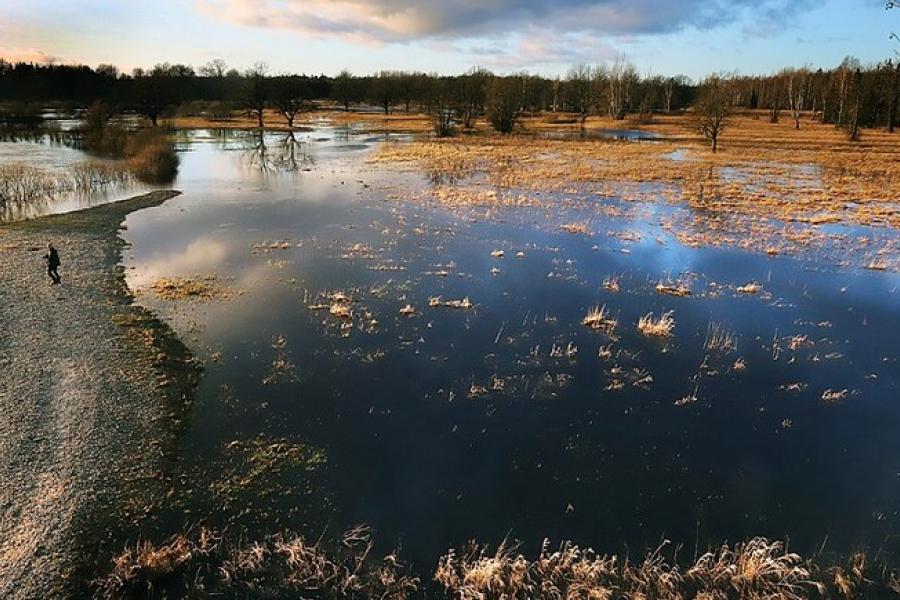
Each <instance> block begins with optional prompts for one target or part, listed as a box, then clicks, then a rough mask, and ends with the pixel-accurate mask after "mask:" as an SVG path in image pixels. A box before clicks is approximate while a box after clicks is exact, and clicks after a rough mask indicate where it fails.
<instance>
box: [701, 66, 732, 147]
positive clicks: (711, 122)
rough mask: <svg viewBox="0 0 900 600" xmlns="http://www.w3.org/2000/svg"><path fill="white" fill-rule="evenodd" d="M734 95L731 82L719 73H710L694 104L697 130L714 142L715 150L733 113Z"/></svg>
mask: <svg viewBox="0 0 900 600" xmlns="http://www.w3.org/2000/svg"><path fill="white" fill-rule="evenodd" d="M731 102H732V95H731V89H730V86H729V82H728V81H727V80H726V79H724V78H722V77H721V76H719V75H710V76H709V77H707V78H706V80H705V81H704V82H703V83H702V84H701V85H700V94H699V97H698V98H697V103H696V104H695V105H694V118H695V120H696V127H697V130H698V131H699V132H700V134H701V135H703V137H705V138H706V139H708V140H709V141H710V143H711V144H712V151H713V152H715V151H716V150H717V149H718V146H719V136H720V135H721V134H722V131H723V130H724V129H725V125H726V122H727V121H728V117H729V115H730V114H731Z"/></svg>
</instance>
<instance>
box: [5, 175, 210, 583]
mask: <svg viewBox="0 0 900 600" xmlns="http://www.w3.org/2000/svg"><path fill="white" fill-rule="evenodd" d="M179 193H180V192H177V191H155V192H151V193H149V194H145V195H142V196H137V197H134V198H131V199H128V200H124V201H121V202H116V203H112V204H107V205H104V206H99V207H95V208H91V209H87V210H84V211H79V212H76V213H70V214H65V215H55V216H49V217H43V218H40V219H35V220H31V221H26V222H20V223H12V224H5V225H0V373H2V374H3V375H2V377H0V481H3V485H2V486H0V596H2V597H3V598H52V597H70V596H75V595H81V594H83V593H84V592H85V591H86V590H85V587H84V586H85V585H86V584H85V579H86V578H90V577H91V576H93V573H92V571H93V566H94V563H95V562H96V560H97V559H96V557H97V556H109V555H110V554H109V551H110V549H112V548H121V547H122V544H123V543H124V540H125V539H126V538H128V537H132V538H133V536H134V535H135V533H136V532H137V531H138V528H139V526H140V525H141V524H142V523H143V522H145V521H146V520H147V519H148V517H150V516H151V515H152V514H153V511H154V507H155V506H158V505H159V503H160V501H161V500H162V498H163V494H164V489H165V484H164V480H165V476H164V475H163V473H164V472H165V469H164V464H165V461H166V457H167V456H168V453H169V449H170V448H171V447H172V444H173V443H175V441H176V436H177V430H178V426H179V424H180V423H182V422H183V419H184V418H185V416H186V411H187V410H189V406H190V393H191V391H192V390H193V387H194V385H195V384H196V380H197V378H198V376H199V367H198V366H197V364H196V362H195V361H194V360H193V358H191V356H190V355H189V353H188V351H187V349H186V348H185V347H184V346H183V345H182V344H181V343H180V342H179V341H178V340H177V339H176V338H175V337H174V335H173V333H172V332H171V330H170V329H169V328H168V327H167V326H166V325H164V324H163V323H161V322H160V321H158V320H157V319H156V318H155V317H154V316H153V315H152V314H151V313H149V312H148V311H146V310H145V309H143V308H141V307H138V306H135V305H133V304H132V300H133V299H132V296H131V294H130V293H129V291H128V289H127V287H126V284H125V279H124V271H123V268H122V267H121V266H120V264H119V263H120V261H121V253H122V250H123V248H124V246H125V242H124V241H123V240H122V239H121V238H120V237H119V235H118V231H119V229H120V226H121V224H122V222H123V220H124V219H125V217H126V215H127V214H128V213H130V212H132V211H135V210H140V209H143V208H148V207H152V206H156V205H159V204H161V203H163V202H165V201H166V200H168V199H170V198H173V197H175V196H177V195H178V194H179ZM47 242H53V243H54V244H55V245H56V247H57V248H58V249H59V251H60V254H61V257H62V263H63V264H62V267H61V268H60V273H61V275H62V285H58V286H51V285H50V279H49V278H48V277H47V274H46V272H45V269H44V265H43V261H42V259H41V257H42V255H43V254H44V248H45V246H46V244H47ZM113 523H114V524H115V525H111V524H113ZM123 524H124V525H123ZM104 566H105V565H104Z"/></svg>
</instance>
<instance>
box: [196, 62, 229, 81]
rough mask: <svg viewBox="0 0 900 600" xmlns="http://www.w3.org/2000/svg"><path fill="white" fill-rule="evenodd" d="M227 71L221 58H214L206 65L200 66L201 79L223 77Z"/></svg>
mask: <svg viewBox="0 0 900 600" xmlns="http://www.w3.org/2000/svg"><path fill="white" fill-rule="evenodd" d="M227 71H228V65H227V64H226V63H225V61H224V60H222V59H221V58H214V59H212V60H211V61H209V62H208V63H206V64H204V65H201V66H200V76H201V77H217V78H222V77H225V73H226V72H227Z"/></svg>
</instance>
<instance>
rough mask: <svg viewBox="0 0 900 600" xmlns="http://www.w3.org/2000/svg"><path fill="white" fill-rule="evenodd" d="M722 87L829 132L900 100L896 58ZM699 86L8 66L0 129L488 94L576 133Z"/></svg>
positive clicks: (578, 78)
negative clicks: (51, 115) (81, 111)
mask: <svg viewBox="0 0 900 600" xmlns="http://www.w3.org/2000/svg"><path fill="white" fill-rule="evenodd" d="M716 77H717V78H718V79H720V80H724V81H727V84H728V89H729V93H730V99H731V100H730V101H731V105H732V106H733V107H745V108H749V109H763V110H765V111H767V112H768V115H769V118H770V120H772V121H778V120H779V119H782V118H790V119H794V120H795V121H796V124H797V126H798V127H799V125H800V114H801V112H802V113H804V114H806V115H811V117H812V118H813V119H816V120H819V121H821V122H825V123H833V124H835V125H845V124H847V123H848V122H849V121H850V120H853V121H854V123H855V124H858V125H859V126H860V127H883V128H886V129H888V130H890V131H893V130H894V127H895V125H896V120H897V114H896V113H897V105H898V102H900V60H886V61H884V62H881V63H878V64H874V65H863V64H860V62H859V61H858V60H856V59H854V58H851V57H848V58H845V59H844V60H843V61H842V62H841V63H840V64H839V65H837V66H836V67H834V68H832V69H827V70H826V69H816V70H813V69H809V68H792V69H784V70H782V71H779V72H777V73H774V74H769V75H757V76H746V75H722V74H720V75H717V76H716ZM703 84H704V82H703V81H699V82H694V81H691V80H690V79H689V78H687V77H685V76H675V77H664V76H661V75H641V74H640V73H639V72H638V71H637V70H636V69H635V68H634V67H633V66H632V65H630V64H628V63H627V62H624V61H617V62H616V63H615V64H613V65H611V66H599V67H589V66H584V65H581V66H576V67H573V68H572V69H570V70H569V72H568V73H567V74H566V75H564V76H561V77H556V78H551V77H545V76H539V75H533V74H527V73H519V74H515V75H503V76H501V75H495V74H493V73H491V72H489V71H486V70H483V69H477V68H476V69H472V70H471V71H469V72H467V73H464V74H460V75H455V76H439V75H434V74H427V73H417V72H404V71H382V72H380V73H377V74H374V75H367V76H359V75H354V74H352V73H350V72H348V71H343V72H341V73H340V74H338V75H337V76H334V77H329V76H325V75H316V76H311V75H272V74H269V73H268V72H267V69H266V67H265V65H263V64H257V65H256V66H254V67H253V68H251V69H249V70H246V71H238V70H236V69H231V68H229V67H228V66H227V65H226V64H225V62H223V61H221V60H213V61H210V62H209V63H207V64H205V65H203V66H201V67H200V68H198V69H195V68H193V67H191V66H188V65H183V64H169V63H164V64H158V65H156V66H155V67H153V68H152V69H149V70H143V69H135V70H134V71H133V72H132V73H130V74H126V73H122V72H120V71H119V70H118V69H117V68H116V67H114V66H112V65H100V66H98V67H97V68H95V69H92V68H90V67H87V66H77V65H61V64H52V65H41V64H31V63H15V64H13V63H10V62H7V61H4V60H2V59H0V103H2V105H0V125H2V124H6V125H13V124H17V123H18V124H22V123H25V122H27V121H28V120H29V119H32V118H35V115H36V111H39V110H40V109H42V108H45V107H47V106H57V107H70V108H84V107H87V106H89V105H92V104H94V103H98V102H100V103H103V105H104V106H106V107H108V110H110V111H113V112H126V111H130V112H135V113H138V114H141V115H143V116H144V117H146V118H147V119H148V120H149V121H150V122H152V123H153V124H156V123H157V122H158V121H159V120H160V119H165V118H169V117H172V116H205V117H208V118H211V119H216V118H228V117H229V116H230V115H232V114H233V113H234V111H238V110H239V111H243V112H244V113H245V114H247V115H249V116H250V117H252V118H255V119H258V120H259V124H260V125H262V111H263V110H265V109H271V110H276V111H278V112H279V113H280V114H282V115H283V116H284V118H285V120H286V122H287V123H288V125H290V126H293V121H294V119H295V118H296V116H297V115H299V114H300V113H302V112H303V111H305V110H309V109H311V108H312V107H313V106H314V105H315V103H321V102H322V101H327V100H331V101H332V102H333V103H334V105H335V106H336V107H337V108H340V109H343V110H348V111H349V110H360V109H366V110H379V111H383V112H384V113H391V112H400V111H402V112H410V111H413V110H430V112H432V114H434V113H435V111H437V112H438V113H441V112H446V113H448V114H449V113H450V112H451V111H452V114H453V115H454V119H455V120H457V121H458V122H459V123H461V124H463V125H464V126H466V127H469V126H471V125H472V120H473V119H474V118H475V117H476V116H479V115H482V114H485V111H486V105H487V104H489V103H490V101H491V90H492V89H493V90H502V89H507V90H510V89H512V90H515V92H516V94H515V102H516V103H517V104H518V105H519V109H520V110H522V111H525V112H540V111H564V112H568V113H574V114H575V115H577V116H578V118H580V120H581V122H582V124H583V123H584V120H585V119H587V117H589V116H591V115H609V116H610V117H612V118H615V119H624V118H625V117H626V116H627V115H637V116H638V117H640V116H642V115H646V116H649V115H652V114H653V113H658V112H674V111H682V110H684V109H686V108H689V107H690V106H691V105H692V104H693V103H694V102H695V100H696V98H697V94H698V90H701V89H702V86H703Z"/></svg>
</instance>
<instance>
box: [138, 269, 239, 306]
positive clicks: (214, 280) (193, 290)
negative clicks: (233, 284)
mask: <svg viewBox="0 0 900 600" xmlns="http://www.w3.org/2000/svg"><path fill="white" fill-rule="evenodd" d="M150 290H151V291H152V292H153V294H154V295H155V296H156V297H157V298H159V299H161V300H171V301H177V300H191V301H197V302H206V301H209V300H224V299H228V298H230V297H232V296H233V295H234V293H235V292H234V290H231V289H229V288H227V287H226V286H224V285H222V283H221V280H220V279H219V278H218V277H216V276H215V275H196V276H192V277H160V278H159V279H157V280H156V281H154V282H153V284H151V285H150Z"/></svg>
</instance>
